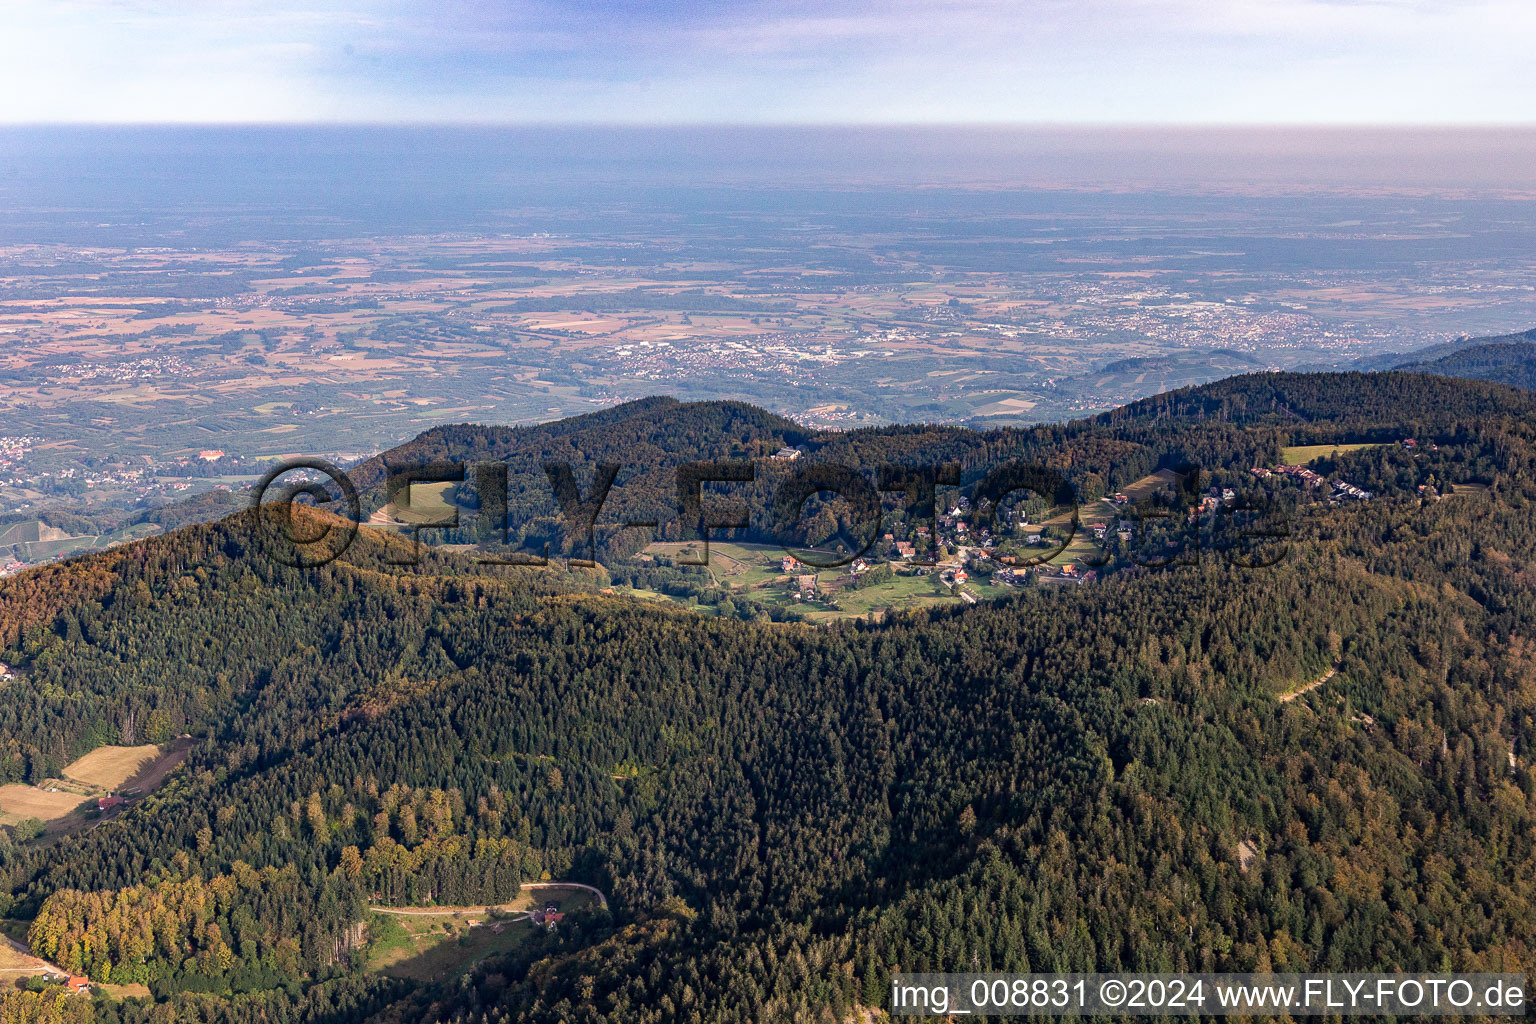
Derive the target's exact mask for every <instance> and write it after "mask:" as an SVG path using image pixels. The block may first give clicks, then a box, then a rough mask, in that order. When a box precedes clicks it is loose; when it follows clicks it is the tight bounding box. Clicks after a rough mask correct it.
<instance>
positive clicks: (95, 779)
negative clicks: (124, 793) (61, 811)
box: [64, 743, 160, 790]
mask: <svg viewBox="0 0 1536 1024" xmlns="http://www.w3.org/2000/svg"><path fill="white" fill-rule="evenodd" d="M159 756H160V748H159V747H157V746H155V745H154V744H153V743H148V744H145V745H143V746H139V747H114V746H106V747H97V748H96V749H95V750H93V751H91V752H90V753H89V754H86V755H85V756H84V757H82V758H80V759H79V760H78V761H76V762H74V763H73V764H71V765H70V766H69V767H67V768H65V769H64V777H65V778H67V779H73V780H75V781H77V782H83V783H85V784H86V785H88V786H94V787H96V788H97V789H105V790H114V789H117V788H118V787H119V786H121V785H122V784H123V783H125V782H127V781H128V780H129V779H131V778H133V777H134V776H135V775H137V774H138V773H139V770H140V769H141V768H143V767H144V766H145V765H147V764H149V762H151V761H153V760H154V759H155V758H157V757H159Z"/></svg>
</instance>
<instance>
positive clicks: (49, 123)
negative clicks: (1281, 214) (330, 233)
mask: <svg viewBox="0 0 1536 1024" xmlns="http://www.w3.org/2000/svg"><path fill="white" fill-rule="evenodd" d="M25 128H32V129H47V128H114V129H143V128H609V129H612V128H624V129H634V128H653V129H676V128H736V129H764V128H780V129H785V128H788V129H806V130H819V129H845V130H847V129H852V130H857V129H940V130H943V129H998V130H1053V131H1059V130H1077V131H1233V130H1239V131H1297V130H1301V131H1322V132H1348V131H1361V130H1375V131H1476V132H1487V131H1530V130H1536V119H1532V120H1528V121H995V120H985V121H790V120H785V121H712V120H698V121H694V120H677V121H669V120H657V121H622V120H595V119H572V120H564V121H562V120H521V121H512V120H493V119H485V118H465V119H457V118H448V119H435V120H414V119H401V120H385V119H369V118H359V119H334V120H329V119H326V120H321V119H316V120H299V119H271V120H266V119H259V120H258V119H252V120H236V121H191V120H188V121H183V120H164V121H155V120H146V121H93V120H37V121H31V120H28V121H4V120H0V130H6V129H25Z"/></svg>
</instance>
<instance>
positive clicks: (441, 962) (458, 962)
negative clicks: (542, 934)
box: [368, 913, 534, 981]
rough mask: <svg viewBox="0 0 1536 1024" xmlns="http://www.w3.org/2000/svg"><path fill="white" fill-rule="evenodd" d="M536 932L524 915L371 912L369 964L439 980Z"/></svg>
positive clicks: (378, 969) (389, 972)
mask: <svg viewBox="0 0 1536 1024" xmlns="http://www.w3.org/2000/svg"><path fill="white" fill-rule="evenodd" d="M533 933H534V925H533V924H532V923H531V922H529V921H527V920H521V921H498V920H495V919H494V918H487V917H486V916H485V914H484V913H480V914H476V915H473V916H472V917H471V916H464V917H393V916H388V915H384V914H375V915H374V916H373V918H372V920H371V921H370V923H369V934H370V935H371V936H372V937H373V944H372V946H371V948H370V951H369V956H368V967H369V969H370V970H373V971H376V972H378V973H380V974H385V975H388V976H389V977H391V978H408V979H410V980H413V981H438V980H440V979H442V978H448V977H453V976H455V975H458V974H462V973H464V972H465V971H468V970H470V969H471V968H473V967H474V966H475V964H477V963H479V962H480V961H482V960H484V959H485V958H487V957H490V956H496V955H497V954H500V953H507V952H510V951H511V950H513V949H515V948H516V947H517V946H518V945H519V944H520V943H522V942H524V941H525V940H527V938H528V937H529V936H530V935H532V934H533Z"/></svg>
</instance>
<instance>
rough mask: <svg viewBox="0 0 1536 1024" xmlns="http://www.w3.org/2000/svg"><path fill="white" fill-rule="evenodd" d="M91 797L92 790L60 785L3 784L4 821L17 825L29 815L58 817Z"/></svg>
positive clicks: (0, 807) (0, 808) (0, 809)
mask: <svg viewBox="0 0 1536 1024" xmlns="http://www.w3.org/2000/svg"><path fill="white" fill-rule="evenodd" d="M50 789H52V790H53V791H52V792H50ZM90 798H91V797H90V794H89V793H75V792H69V791H67V790H63V789H59V788H57V786H54V787H49V788H43V787H38V786H24V785H21V784H20V783H11V784H9V785H5V786H0V825H15V824H18V823H20V822H23V821H26V820H27V819H28V818H36V819H38V820H39V821H43V822H49V821H57V820H58V819H60V818H63V817H66V816H67V815H68V814H69V813H70V812H71V811H73V810H74V809H75V808H76V807H79V806H80V805H81V804H83V803H85V802H86V801H87V800H89V799H90Z"/></svg>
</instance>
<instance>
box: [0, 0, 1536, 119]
mask: <svg viewBox="0 0 1536 1024" xmlns="http://www.w3.org/2000/svg"><path fill="white" fill-rule="evenodd" d="M1533 51H1536V2H1533V0H821V2H801V0H716V2H709V3H706V2H702V0H693V2H690V0H508V2H501V0H478V2H469V0H423V2H417V3H406V2H399V0H312V2H309V3H300V2H296V0H245V2H240V0H0V122H39V121H348V120H362V121H481V120H490V121H503V122H549V121H608V122H658V121H659V122H679V121H681V122H697V121H706V122H714V121H733V122H848V121H851V122H892V121H895V122H903V121H904V122H935V121H938V122H978V121H979V122H1036V121H1047V122H1079V121H1087V122H1266V123H1275V122H1279V123H1293V122H1312V123H1338V122H1392V123H1460V124H1469V123H1473V124H1475V123H1503V122H1530V121H1532V120H1536V114H1533V111H1536V74H1532V72H1531V70H1530V63H1529V62H1530V54H1531V53H1532V52H1533Z"/></svg>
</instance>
